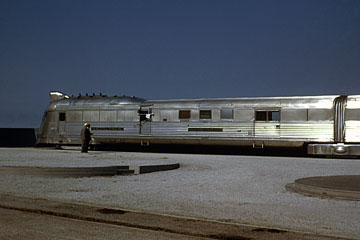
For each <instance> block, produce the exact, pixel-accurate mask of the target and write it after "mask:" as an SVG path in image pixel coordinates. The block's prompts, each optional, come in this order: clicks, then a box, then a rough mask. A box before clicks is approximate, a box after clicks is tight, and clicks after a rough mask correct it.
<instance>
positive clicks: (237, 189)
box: [0, 148, 360, 239]
mask: <svg viewBox="0 0 360 240" xmlns="http://www.w3.org/2000/svg"><path fill="white" fill-rule="evenodd" d="M169 163H180V165H181V166H180V169H178V170H173V171H166V172H157V173H150V174H140V175H134V176H114V177H96V178H59V179H57V178H44V177H36V176H19V175H11V174H2V175H1V176H0V181H1V183H2V184H1V186H0V193H2V194H10V195H15V196H25V197H33V198H43V199H53V200H61V201H69V202H76V203H86V204H94V205H98V206H106V207H115V208H123V209H132V210H140V211H146V212H154V213H160V214H171V215H178V216H186V217H193V218H201V219H215V220H219V221H222V222H234V223H241V224H249V225H255V226H262V227H270V228H277V229H289V230H295V231H305V232H311V233H318V234H322V235H329V236H341V237H348V238H353V239H360V237H359V236H360V202H359V201H344V200H334V199H320V198H313V197H306V196H303V195H301V194H296V193H289V192H286V190H285V185H286V184H288V183H291V182H294V181H295V180H296V179H299V178H305V177H311V176H328V175H358V174H360V161H359V160H341V159H326V158H318V159H316V158H293V157H291V158H289V157H263V156H261V157H256V156H220V155H191V154H159V153H126V152H90V153H89V154H81V153H79V152H78V151H73V150H50V149H32V148H23V149H20V148H19V149H14V148H11V149H6V148H2V149H0V166H34V167H36V166H37V167H40V166H41V167H95V166H113V165H117V166H118V165H145V164H149V165H151V164H153V165H155V164H169Z"/></svg>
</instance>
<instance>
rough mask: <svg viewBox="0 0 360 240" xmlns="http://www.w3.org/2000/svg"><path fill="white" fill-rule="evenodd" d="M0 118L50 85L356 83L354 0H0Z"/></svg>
mask: <svg viewBox="0 0 360 240" xmlns="http://www.w3.org/2000/svg"><path fill="white" fill-rule="evenodd" d="M0 84H1V86H0V107H1V110H0V127H39V125H40V120H41V117H42V113H43V111H44V109H45V108H46V106H47V104H48V99H49V97H48V93H49V91H51V90H58V91H62V92H65V93H68V94H70V95H71V94H74V95H78V94H79V93H82V94H84V93H86V92H88V93H93V92H96V93H99V92H102V93H104V94H107V95H122V94H126V95H136V96H140V97H143V98H146V99H169V98H200V97H201V98H202V97H206V98H208V97H209V98H210V97H243V96H288V95H323V94H360V1H359V0H316V1H314V0H298V1H296V0H293V1H289V0H236V1H232V0H224V1H223V0H217V1H211V0H208V1H203V0H196V1H194V0H188V1H187V0H164V1H157V0H151V1H149V0H144V1H138V0H129V1H118V0H114V1H110V0H107V1H100V0H98V1H90V0H83V1H80V0H58V1H55V0H53V1H48V0H43V1H41V0H32V1H27V0H22V1H17V0H0Z"/></svg>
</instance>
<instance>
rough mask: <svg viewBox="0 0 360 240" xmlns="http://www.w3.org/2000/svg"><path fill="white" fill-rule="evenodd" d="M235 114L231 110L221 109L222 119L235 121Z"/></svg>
mask: <svg viewBox="0 0 360 240" xmlns="http://www.w3.org/2000/svg"><path fill="white" fill-rule="evenodd" d="M233 117H234V113H233V110H232V109H231V108H223V109H221V119H233Z"/></svg>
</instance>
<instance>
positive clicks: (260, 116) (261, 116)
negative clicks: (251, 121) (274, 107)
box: [255, 111, 266, 122]
mask: <svg viewBox="0 0 360 240" xmlns="http://www.w3.org/2000/svg"><path fill="white" fill-rule="evenodd" d="M255 120H256V121H263V122H265V121H266V111H256V113H255Z"/></svg>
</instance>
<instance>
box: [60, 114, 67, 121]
mask: <svg viewBox="0 0 360 240" xmlns="http://www.w3.org/2000/svg"><path fill="white" fill-rule="evenodd" d="M59 121H60V122H63V121H66V114H65V113H59Z"/></svg>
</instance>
